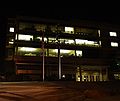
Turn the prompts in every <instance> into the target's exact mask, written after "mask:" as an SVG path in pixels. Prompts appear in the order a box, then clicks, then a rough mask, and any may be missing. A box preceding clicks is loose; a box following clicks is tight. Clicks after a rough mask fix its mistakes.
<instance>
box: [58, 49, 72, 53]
mask: <svg viewBox="0 0 120 101" xmlns="http://www.w3.org/2000/svg"><path fill="white" fill-rule="evenodd" d="M69 52H70V50H64V49H61V50H60V53H69Z"/></svg>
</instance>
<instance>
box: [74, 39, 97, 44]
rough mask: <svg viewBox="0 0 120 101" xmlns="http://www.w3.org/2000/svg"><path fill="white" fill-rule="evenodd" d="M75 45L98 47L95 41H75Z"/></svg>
mask: <svg viewBox="0 0 120 101" xmlns="http://www.w3.org/2000/svg"><path fill="white" fill-rule="evenodd" d="M75 41H76V44H86V45H99V44H98V43H96V42H95V41H88V40H83V39H75Z"/></svg>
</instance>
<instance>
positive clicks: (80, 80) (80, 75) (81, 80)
mask: <svg viewBox="0 0 120 101" xmlns="http://www.w3.org/2000/svg"><path fill="white" fill-rule="evenodd" d="M80 82H82V72H81V66H80Z"/></svg>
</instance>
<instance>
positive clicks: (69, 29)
mask: <svg viewBox="0 0 120 101" xmlns="http://www.w3.org/2000/svg"><path fill="white" fill-rule="evenodd" d="M65 33H70V34H74V28H73V27H65Z"/></svg>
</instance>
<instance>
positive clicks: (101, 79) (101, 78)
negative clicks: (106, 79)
mask: <svg viewBox="0 0 120 101" xmlns="http://www.w3.org/2000/svg"><path fill="white" fill-rule="evenodd" d="M100 81H103V77H102V68H100Z"/></svg>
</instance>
